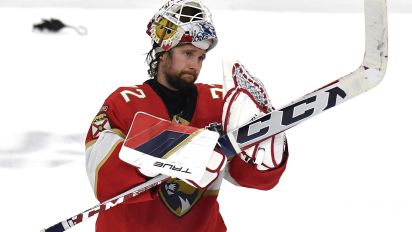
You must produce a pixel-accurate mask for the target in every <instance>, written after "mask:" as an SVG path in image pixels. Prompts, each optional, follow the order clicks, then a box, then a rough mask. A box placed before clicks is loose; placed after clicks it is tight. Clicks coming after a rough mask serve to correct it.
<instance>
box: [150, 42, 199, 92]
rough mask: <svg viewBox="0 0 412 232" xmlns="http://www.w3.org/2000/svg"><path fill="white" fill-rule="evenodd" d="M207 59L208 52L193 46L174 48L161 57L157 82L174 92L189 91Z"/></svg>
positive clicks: (185, 45)
mask: <svg viewBox="0 0 412 232" xmlns="http://www.w3.org/2000/svg"><path fill="white" fill-rule="evenodd" d="M205 58H206V52H205V51H204V50H202V49H200V48H197V47H195V46H193V45H192V44H183V45H180V46H177V47H174V48H173V49H171V50H170V51H169V52H167V53H165V54H164V55H163V56H162V57H161V59H160V64H159V73H158V77H157V80H158V82H159V83H161V84H163V85H164V86H166V87H168V88H169V89H172V90H185V89H188V88H190V87H192V86H193V84H194V83H195V81H196V80H197V77H198V75H199V72H200V70H201V68H202V63H203V60H204V59H205Z"/></svg>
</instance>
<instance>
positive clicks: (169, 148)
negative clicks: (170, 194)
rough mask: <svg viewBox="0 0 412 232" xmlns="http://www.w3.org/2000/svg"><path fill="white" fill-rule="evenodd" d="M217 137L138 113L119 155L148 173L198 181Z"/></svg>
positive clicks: (204, 131) (207, 132)
mask: <svg viewBox="0 0 412 232" xmlns="http://www.w3.org/2000/svg"><path fill="white" fill-rule="evenodd" d="M218 138H219V134H218V133H217V132H213V131H209V130H205V129H199V128H195V127H190V126H184V125H180V124H175V123H172V122H170V121H167V120H164V119H161V118H158V117H155V116H153V115H150V114H147V113H144V112H138V113H136V115H135V118H134V120H133V123H132V126H131V127H130V130H129V133H128V134H127V136H126V139H125V141H124V144H123V147H122V149H121V150H120V154H119V157H120V159H121V160H123V161H124V162H126V163H129V164H131V165H133V166H135V167H138V168H141V169H144V170H147V171H150V172H156V173H160V174H164V175H168V176H171V177H174V178H179V179H190V180H193V181H198V180H200V179H201V178H202V176H203V175H204V173H205V171H206V167H207V164H208V162H209V160H210V158H211V156H212V153H213V149H214V148H215V146H216V143H217V140H218Z"/></svg>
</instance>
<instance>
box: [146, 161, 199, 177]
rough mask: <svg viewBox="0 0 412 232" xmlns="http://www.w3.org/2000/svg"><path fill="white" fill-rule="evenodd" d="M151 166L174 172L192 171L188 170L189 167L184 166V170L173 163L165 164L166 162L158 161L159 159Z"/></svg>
mask: <svg viewBox="0 0 412 232" xmlns="http://www.w3.org/2000/svg"><path fill="white" fill-rule="evenodd" d="M153 166H155V167H159V168H166V169H170V170H172V171H176V172H184V173H188V174H192V173H191V172H190V171H189V168H186V170H185V169H183V167H178V166H176V165H173V164H167V163H163V162H159V161H156V162H155V163H154V164H153Z"/></svg>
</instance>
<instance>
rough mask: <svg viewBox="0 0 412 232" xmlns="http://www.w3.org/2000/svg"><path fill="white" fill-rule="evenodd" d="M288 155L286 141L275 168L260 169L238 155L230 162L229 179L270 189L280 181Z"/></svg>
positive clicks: (246, 185)
mask: <svg viewBox="0 0 412 232" xmlns="http://www.w3.org/2000/svg"><path fill="white" fill-rule="evenodd" d="M288 157H289V152H288V146H287V143H286V144H285V147H284V150H283V158H282V162H281V163H280V165H279V166H278V167H276V168H273V169H269V170H266V171H260V170H258V169H256V165H254V164H250V163H246V162H245V161H244V160H242V159H241V158H240V157H239V156H238V155H236V156H235V157H233V159H232V160H231V161H230V163H229V169H228V172H229V173H228V174H229V176H230V177H229V178H227V179H229V180H232V181H231V182H233V181H234V184H237V185H240V186H243V187H247V188H254V189H260V190H270V189H272V188H274V187H275V186H276V185H277V184H278V183H279V180H280V178H281V176H282V174H283V172H284V171H285V169H286V163H287V160H288Z"/></svg>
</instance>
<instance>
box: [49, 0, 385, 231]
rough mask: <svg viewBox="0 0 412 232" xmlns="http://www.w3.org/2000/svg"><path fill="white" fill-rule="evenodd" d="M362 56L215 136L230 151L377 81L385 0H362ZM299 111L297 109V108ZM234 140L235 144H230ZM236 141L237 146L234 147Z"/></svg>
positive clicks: (110, 203)
mask: <svg viewBox="0 0 412 232" xmlns="http://www.w3.org/2000/svg"><path fill="white" fill-rule="evenodd" d="M364 11H365V56H364V59H363V62H362V64H361V66H360V67H359V68H358V69H356V70H355V71H354V72H352V73H350V74H348V75H346V76H344V77H342V78H340V79H337V80H335V81H333V82H331V83H330V84H328V85H326V86H324V87H322V88H320V89H318V90H316V91H314V92H312V93H310V94H307V95H305V96H303V97H301V98H299V99H298V100H296V101H293V102H291V103H289V104H288V105H286V106H284V107H282V108H280V109H279V110H276V111H272V112H270V113H268V114H265V115H263V116H260V117H258V118H256V119H255V120H253V121H251V122H249V123H247V124H245V125H243V126H241V127H239V128H238V129H235V130H233V131H230V132H229V133H227V134H226V135H225V136H222V137H221V138H220V139H219V141H218V142H219V143H220V144H221V145H222V148H223V149H224V152H226V154H227V155H233V154H234V150H235V151H236V150H237V149H239V148H240V147H245V146H248V145H250V144H253V143H256V142H259V141H261V140H263V139H265V138H267V137H270V136H272V135H275V134H278V133H281V132H282V131H285V130H287V129H289V128H291V127H294V126H296V125H297V124H299V123H301V122H303V121H305V120H307V119H309V118H312V117H313V116H315V115H318V114H320V113H321V112H323V111H325V110H327V109H330V108H332V107H335V106H336V105H338V104H341V103H343V102H345V101H347V100H349V99H351V98H353V97H356V96H358V95H360V94H361V93H364V92H366V91H368V90H370V89H372V88H373V87H375V86H376V85H378V84H379V83H380V82H381V81H382V79H383V77H384V75H385V71H386V66H387V59H388V41H387V38H388V34H387V33H388V30H387V10H386V0H365V1H364ZM224 68H225V69H226V70H231V72H232V74H234V75H243V74H244V73H243V72H246V70H245V69H244V67H243V66H241V65H240V64H239V63H225V64H224ZM298 107H299V112H301V113H297V110H296V109H297V108H298ZM231 144H235V147H231ZM236 144H237V146H238V147H236ZM168 178H170V177H168V176H164V175H159V176H156V177H154V178H152V179H150V180H149V181H147V182H145V183H143V184H141V185H138V186H136V187H134V188H132V189H130V190H128V191H126V192H124V193H121V194H119V195H117V196H115V197H113V198H111V199H109V200H107V201H105V202H103V203H101V204H98V205H96V206H94V207H92V208H90V209H89V210H86V211H84V212H83V213H80V214H77V215H75V216H73V217H71V218H69V219H66V220H63V221H61V222H59V223H57V224H55V225H53V226H51V227H49V228H47V229H43V230H41V231H43V232H62V231H66V230H67V229H69V228H71V227H73V226H75V225H77V224H79V223H81V222H83V221H85V220H87V219H88V218H90V217H92V216H93V215H95V214H97V213H99V212H102V211H104V210H107V209H109V208H112V207H114V206H115V205H117V204H120V203H122V202H123V201H125V200H126V199H129V198H131V197H134V196H137V195H139V194H140V193H142V192H144V191H146V190H148V189H150V188H153V187H155V186H158V185H160V184H161V183H163V182H164V181H166V180H167V179H168Z"/></svg>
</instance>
